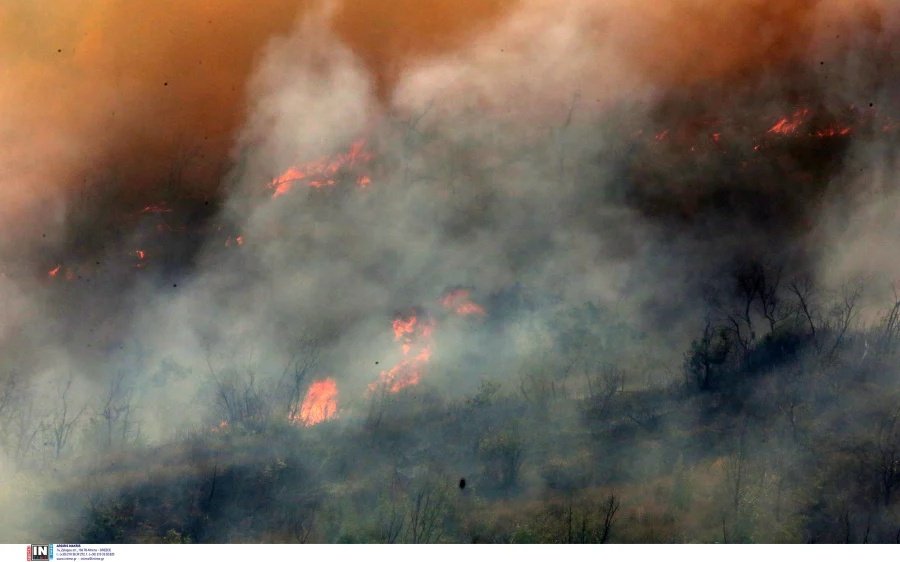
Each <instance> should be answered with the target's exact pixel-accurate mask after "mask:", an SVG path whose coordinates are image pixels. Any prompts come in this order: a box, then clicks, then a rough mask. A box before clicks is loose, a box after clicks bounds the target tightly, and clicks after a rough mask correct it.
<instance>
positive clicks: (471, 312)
mask: <svg viewBox="0 0 900 562" xmlns="http://www.w3.org/2000/svg"><path fill="white" fill-rule="evenodd" d="M441 306H443V307H444V308H445V309H447V310H450V311H452V312H454V313H456V314H458V315H460V316H484V315H485V311H484V307H482V306H481V305H479V304H477V303H475V302H472V300H471V298H469V291H468V290H467V289H454V290H452V291H450V292H448V293H447V294H445V295H444V296H443V297H441Z"/></svg>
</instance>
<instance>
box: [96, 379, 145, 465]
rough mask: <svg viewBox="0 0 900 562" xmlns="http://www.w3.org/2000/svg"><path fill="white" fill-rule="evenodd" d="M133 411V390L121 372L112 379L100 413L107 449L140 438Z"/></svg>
mask: <svg viewBox="0 0 900 562" xmlns="http://www.w3.org/2000/svg"><path fill="white" fill-rule="evenodd" d="M132 410H133V409H132V389H131V387H130V386H128V384H127V380H126V373H125V371H121V370H120V371H118V372H116V374H115V375H113V377H112V378H111V379H110V381H109V385H108V386H107V391H106V394H105V396H104V398H103V402H102V404H101V406H100V411H99V418H100V420H102V423H103V426H104V430H105V433H104V435H105V437H106V439H105V446H106V447H107V448H112V447H113V445H114V444H115V442H116V441H117V440H118V442H119V443H120V444H122V445H124V444H126V443H127V442H128V441H129V440H131V439H132V438H136V437H138V435H139V433H140V430H139V428H136V424H135V422H134V420H132V418H131V416H132V414H133V411H132Z"/></svg>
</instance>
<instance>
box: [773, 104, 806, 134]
mask: <svg viewBox="0 0 900 562" xmlns="http://www.w3.org/2000/svg"><path fill="white" fill-rule="evenodd" d="M807 115H809V110H808V109H806V108H805V107H804V108H802V109H798V110H797V111H795V112H794V113H793V114H792V115H790V116H785V117H782V118H781V119H779V120H778V121H777V122H776V123H775V124H774V125H772V127H771V128H770V129H769V130H768V131H767V132H769V133H774V134H776V135H792V134H794V133H795V132H797V129H799V128H800V126H801V125H802V124H803V121H804V120H805V119H806V116H807Z"/></svg>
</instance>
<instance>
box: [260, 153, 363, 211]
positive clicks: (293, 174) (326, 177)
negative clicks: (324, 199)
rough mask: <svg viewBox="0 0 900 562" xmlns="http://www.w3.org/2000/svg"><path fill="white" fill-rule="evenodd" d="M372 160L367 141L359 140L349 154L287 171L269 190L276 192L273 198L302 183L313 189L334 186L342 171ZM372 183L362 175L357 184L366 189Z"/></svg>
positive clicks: (273, 182) (319, 160)
mask: <svg viewBox="0 0 900 562" xmlns="http://www.w3.org/2000/svg"><path fill="white" fill-rule="evenodd" d="M371 159H372V153H371V152H369V151H367V150H366V141H365V140H363V139H360V140H357V141H355V142H354V143H353V144H351V145H350V148H349V150H347V152H344V153H341V154H337V155H335V156H331V157H324V158H320V159H318V160H314V161H312V162H307V163H305V164H300V165H299V166H292V167H290V168H288V169H287V170H285V171H284V172H283V173H282V174H281V175H280V176H278V177H277V178H275V179H273V180H272V181H271V183H270V184H269V188H270V189H273V190H274V191H275V192H274V193H273V194H272V198H273V199H274V198H276V197H280V196H282V195H285V194H286V193H288V192H289V191H290V190H291V189H293V188H294V185H296V184H297V183H298V182H301V181H305V182H306V185H307V186H309V187H311V188H313V189H323V188H325V187H329V186H333V185H335V184H336V183H337V178H336V176H337V175H338V173H339V172H340V171H341V170H342V169H344V168H350V169H352V168H354V167H356V166H357V165H359V164H362V163H365V162H368V161H369V160H371ZM371 181H372V180H371V179H369V177H368V176H365V175H361V176H358V178H357V180H356V183H357V185H359V186H360V187H365V186H367V185H369V184H370V183H371Z"/></svg>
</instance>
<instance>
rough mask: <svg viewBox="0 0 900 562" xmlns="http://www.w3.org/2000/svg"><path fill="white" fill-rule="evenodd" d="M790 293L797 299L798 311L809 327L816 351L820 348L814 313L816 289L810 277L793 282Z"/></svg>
mask: <svg viewBox="0 0 900 562" xmlns="http://www.w3.org/2000/svg"><path fill="white" fill-rule="evenodd" d="M790 291H791V293H793V294H794V297H795V298H796V299H797V307H796V311H797V313H798V315H800V316H801V317H802V319H803V321H805V323H806V324H807V325H808V326H809V334H810V336H811V337H812V339H813V345H815V346H816V349H818V347H819V339H818V336H817V333H816V320H815V318H814V314H815V313H814V311H813V298H814V295H815V289H814V286H813V282H812V279H811V278H810V277H808V276H807V277H802V278H800V279H797V280H794V281H793V282H791V285H790Z"/></svg>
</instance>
